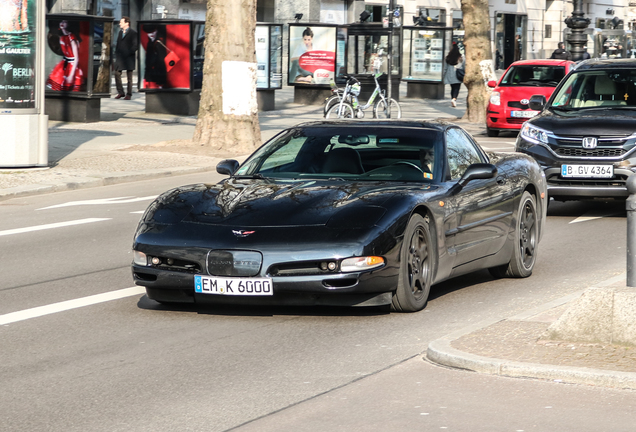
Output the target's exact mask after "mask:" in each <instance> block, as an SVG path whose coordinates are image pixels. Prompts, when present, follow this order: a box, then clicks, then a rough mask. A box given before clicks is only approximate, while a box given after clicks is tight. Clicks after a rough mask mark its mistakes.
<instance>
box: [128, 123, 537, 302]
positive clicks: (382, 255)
mask: <svg viewBox="0 0 636 432" xmlns="http://www.w3.org/2000/svg"><path fill="white" fill-rule="evenodd" d="M217 171H218V172H219V173H221V174H227V175H228V176H229V177H228V178H226V179H224V180H222V181H221V182H220V183H218V184H216V185H215V184H207V183H202V184H194V185H188V186H182V187H178V188H176V189H172V190H170V191H168V192H166V193H164V194H162V195H161V196H160V197H158V198H157V199H156V200H155V201H154V202H153V203H152V204H150V206H149V207H148V210H146V213H145V214H144V216H143V217H142V220H141V222H140V223H139V227H138V228H137V232H136V233H135V239H134V243H133V250H134V262H133V266H132V271H133V277H134V280H135V283H136V284H138V285H142V286H145V287H146V292H147V294H148V297H149V298H151V299H153V300H156V301H158V302H163V303H171V302H189V303H217V304H218V303H244V304H256V305H266V304H294V305H297V304H331V305H348V306H354V305H356V306H380V305H391V306H392V308H393V310H395V311H402V312H414V311H418V310H420V309H422V308H424V306H425V305H426V302H427V300H428V296H429V291H430V288H431V285H433V284H435V283H438V282H441V281H443V280H446V279H448V278H452V277H455V276H459V275H462V274H466V273H469V272H473V271H477V270H481V269H488V270H489V271H490V273H491V274H492V275H493V276H494V277H527V276H530V275H531V274H532V270H533V268H534V264H535V260H536V254H537V250H538V245H539V239H540V237H541V234H542V231H543V227H544V224H545V220H546V202H545V197H546V194H545V178H544V176H543V172H542V171H541V168H540V167H539V165H538V164H537V163H536V161H535V160H534V159H532V158H531V157H528V156H526V155H523V154H521V153H486V152H484V151H483V150H482V149H481V147H479V145H478V144H477V143H476V142H475V140H474V139H473V138H472V137H471V136H470V135H469V134H468V133H467V132H466V131H464V130H463V129H461V128H460V127H458V126H455V125H452V124H449V123H443V122H419V121H390V120H384V121H373V122H371V121H360V120H353V121H324V122H314V123H304V124H301V125H298V126H295V127H292V128H290V129H287V130H284V131H282V132H281V133H280V134H278V135H277V136H276V137H274V138H272V139H271V140H270V141H268V142H267V143H265V144H264V145H263V146H262V147H260V148H259V149H258V150H256V152H255V153H254V154H252V155H251V156H250V157H249V158H248V159H247V160H246V161H245V162H244V163H243V164H242V165H240V166H239V162H237V161H236V160H225V161H222V162H220V163H219V165H217Z"/></svg>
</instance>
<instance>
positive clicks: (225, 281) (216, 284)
mask: <svg viewBox="0 0 636 432" xmlns="http://www.w3.org/2000/svg"><path fill="white" fill-rule="evenodd" d="M194 292H197V293H199V294H219V295H234V296H271V295H274V290H272V280H271V279H270V278H225V277H214V276H198V275H197V276H194Z"/></svg>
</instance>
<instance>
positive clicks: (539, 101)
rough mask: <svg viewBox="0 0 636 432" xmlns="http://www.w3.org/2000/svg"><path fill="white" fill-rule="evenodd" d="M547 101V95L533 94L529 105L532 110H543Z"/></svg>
mask: <svg viewBox="0 0 636 432" xmlns="http://www.w3.org/2000/svg"><path fill="white" fill-rule="evenodd" d="M545 103H546V100H545V96H543V95H533V96H532V97H530V103H529V104H528V105H529V106H530V109H531V110H534V111H542V110H543V107H545Z"/></svg>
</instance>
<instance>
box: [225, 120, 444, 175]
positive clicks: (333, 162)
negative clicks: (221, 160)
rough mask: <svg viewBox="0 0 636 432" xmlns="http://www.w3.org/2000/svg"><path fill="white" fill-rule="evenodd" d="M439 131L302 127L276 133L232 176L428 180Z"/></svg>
mask: <svg viewBox="0 0 636 432" xmlns="http://www.w3.org/2000/svg"><path fill="white" fill-rule="evenodd" d="M442 136H443V135H442V132H441V131H440V130H437V129H432V128H405V127H394V126H383V127H381V128H380V127H352V126H344V127H343V126H332V127H302V128H293V129H289V130H288V131H285V132H284V133H282V134H281V135H279V136H278V137H276V138H274V139H273V140H271V141H270V142H268V143H267V144H265V145H264V146H263V147H261V148H260V149H259V150H258V151H257V152H256V153H254V155H252V156H251V157H250V158H249V159H248V160H247V161H246V162H245V163H244V164H243V166H242V167H241V168H240V169H239V170H238V171H237V172H236V174H235V176H237V177H240V176H249V177H261V176H262V177H266V178H284V179H343V180H362V181H364V180H366V181H409V182H410V181H415V182H431V181H433V178H434V177H435V178H438V177H440V176H437V171H438V170H439V169H441V168H438V167H439V166H441V165H442V164H441V163H439V161H438V159H439V157H440V154H441V153H442V152H440V151H439V150H438V149H439V148H441V146H442Z"/></svg>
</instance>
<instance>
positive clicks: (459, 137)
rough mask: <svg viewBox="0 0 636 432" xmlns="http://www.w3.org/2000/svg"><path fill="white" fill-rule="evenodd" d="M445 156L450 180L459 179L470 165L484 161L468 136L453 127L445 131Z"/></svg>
mask: <svg viewBox="0 0 636 432" xmlns="http://www.w3.org/2000/svg"><path fill="white" fill-rule="evenodd" d="M446 157H447V158H448V168H449V171H450V178H451V180H459V178H460V177H461V176H462V175H463V174H464V172H465V171H466V169H467V168H468V167H469V166H470V165H472V164H474V163H481V162H486V161H485V160H484V158H483V156H482V154H481V152H480V151H478V150H477V148H476V147H475V145H474V144H473V142H472V141H471V140H470V138H468V137H467V136H466V134H465V133H464V132H462V131H461V130H459V129H455V128H454V129H449V130H448V131H446Z"/></svg>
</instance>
